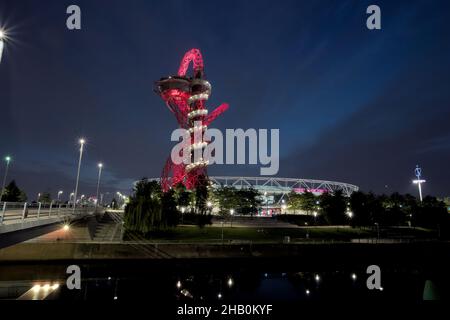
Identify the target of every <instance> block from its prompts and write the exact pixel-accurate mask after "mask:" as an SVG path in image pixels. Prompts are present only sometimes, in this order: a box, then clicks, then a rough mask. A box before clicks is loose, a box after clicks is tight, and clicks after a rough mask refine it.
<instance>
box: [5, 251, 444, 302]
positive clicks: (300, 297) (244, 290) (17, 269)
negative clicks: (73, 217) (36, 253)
mask: <svg viewBox="0 0 450 320" xmlns="http://www.w3.org/2000/svg"><path fill="white" fill-rule="evenodd" d="M68 265H69V264H57V265H54V264H40V265H29V264H21V265H8V266H4V265H3V266H1V265H0V277H1V279H0V299H16V298H18V297H20V296H21V295H23V294H24V293H26V292H27V291H29V290H30V289H32V288H36V287H37V286H38V287H39V286H40V288H41V290H43V289H42V288H44V287H45V285H46V284H47V285H49V286H53V285H54V284H58V288H57V289H56V290H52V292H51V293H50V294H48V295H46V299H47V300H63V301H77V300H87V301H114V300H120V301H126V300H132V301H139V300H142V301H144V300H145V301H148V300H149V299H151V300H152V301H158V300H161V301H166V302H167V301H174V302H188V303H189V302H194V303H195V302H205V303H224V302H230V303H271V302H295V301H322V300H333V301H335V300H348V299H351V300H371V301H373V300H380V301H383V300H389V301H392V300H404V301H410V302H420V301H422V300H423V299H443V300H449V299H450V292H449V288H450V277H449V275H448V274H447V273H446V269H445V268H439V267H438V266H435V267H433V268H432V269H427V268H422V267H407V266H402V265H386V266H383V265H382V266H380V268H381V288H380V289H373V290H369V289H368V287H367V284H366V282H367V279H368V277H369V276H370V275H369V274H367V272H366V269H367V266H363V265H356V264H355V265H345V264H341V265H339V267H334V266H325V267H314V268H313V267H311V264H309V265H308V266H307V267H306V266H305V265H303V264H302V263H301V262H298V261H292V262H290V261H289V260H282V261H275V260H258V259H256V260H248V261H246V260H238V259H236V260H233V259H226V260H225V261H224V260H220V259H216V260H214V259H209V260H195V261H193V260H187V261H176V262H174V261H173V260H172V261H140V260H137V261H134V260H129V261H109V262H98V263H80V264H79V265H78V266H79V267H80V270H81V289H79V290H77V289H73V290H69V289H68V288H67V286H66V279H67V277H68V276H69V275H68V274H66V268H67V267H68ZM47 288H48V286H47ZM155 299H156V300H155Z"/></svg>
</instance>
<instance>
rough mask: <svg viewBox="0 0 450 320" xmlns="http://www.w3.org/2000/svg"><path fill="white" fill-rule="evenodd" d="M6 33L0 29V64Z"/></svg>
mask: <svg viewBox="0 0 450 320" xmlns="http://www.w3.org/2000/svg"><path fill="white" fill-rule="evenodd" d="M4 40H6V33H5V31H4V30H2V29H0V62H2V54H3V48H4V47H5V41H4Z"/></svg>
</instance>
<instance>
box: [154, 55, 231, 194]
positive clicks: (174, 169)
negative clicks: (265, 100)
mask: <svg viewBox="0 0 450 320" xmlns="http://www.w3.org/2000/svg"><path fill="white" fill-rule="evenodd" d="M191 62H192V69H193V75H192V77H188V76H187V75H186V74H187V71H188V69H189V66H190V64H191ZM155 92H156V93H157V94H158V95H159V96H160V97H161V98H162V99H163V100H164V102H165V103H166V104H167V107H168V108H169V110H170V111H172V112H173V114H174V115H175V118H176V119H177V122H178V125H179V126H180V128H183V129H186V130H189V133H190V135H191V139H190V145H189V146H188V150H190V154H186V155H185V154H182V157H183V158H184V159H185V160H190V161H184V162H183V163H181V164H175V163H174V162H173V161H172V159H171V157H170V156H169V157H168V159H167V160H166V163H165V165H164V168H163V171H162V174H161V187H162V189H163V191H164V192H166V191H167V190H169V189H170V188H171V187H172V186H175V185H177V184H179V183H181V184H183V185H185V186H186V188H187V189H192V188H195V187H197V186H199V185H200V184H206V183H207V180H208V178H207V172H206V166H207V165H208V160H207V159H203V158H200V159H197V158H196V157H194V151H195V150H197V153H198V152H199V151H201V154H203V150H204V148H205V147H206V146H207V145H208V141H205V140H204V139H203V135H204V133H205V131H206V129H207V128H208V125H209V124H210V123H211V122H212V121H214V119H216V118H217V117H218V116H219V115H220V114H221V113H223V112H225V111H226V110H227V109H228V104H226V103H223V104H221V105H220V106H219V107H217V108H216V109H215V110H214V111H213V112H211V113H209V114H208V109H207V108H206V106H205V101H206V100H208V98H209V96H210V94H211V84H210V83H209V82H208V81H206V79H205V75H204V63H203V58H202V54H201V53H200V50H198V49H192V50H190V51H188V52H186V54H185V55H184V57H183V59H182V60H181V64H180V67H179V69H178V74H177V75H176V76H170V77H167V78H162V79H161V80H160V81H157V82H156V83H155ZM199 123H200V125H199ZM194 135H195V136H196V137H197V138H198V136H199V135H200V139H201V142H200V143H198V142H197V143H194ZM188 158H189V159H188Z"/></svg>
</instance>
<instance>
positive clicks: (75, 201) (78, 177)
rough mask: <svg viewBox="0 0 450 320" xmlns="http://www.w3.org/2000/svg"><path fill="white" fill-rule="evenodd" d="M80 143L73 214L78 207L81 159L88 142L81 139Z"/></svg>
mask: <svg viewBox="0 0 450 320" xmlns="http://www.w3.org/2000/svg"><path fill="white" fill-rule="evenodd" d="M78 142H79V143H80V158H79V159H78V171H77V182H76V184H75V192H74V195H73V213H75V207H76V206H77V193H78V182H79V180H80V168H81V159H82V158H83V147H84V144H85V143H86V140H84V139H83V138H81V139H80V140H79V141H78Z"/></svg>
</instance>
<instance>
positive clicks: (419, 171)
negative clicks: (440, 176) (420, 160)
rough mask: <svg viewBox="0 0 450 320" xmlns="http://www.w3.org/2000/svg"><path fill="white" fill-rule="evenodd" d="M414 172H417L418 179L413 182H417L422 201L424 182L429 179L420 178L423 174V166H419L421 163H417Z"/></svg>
mask: <svg viewBox="0 0 450 320" xmlns="http://www.w3.org/2000/svg"><path fill="white" fill-rule="evenodd" d="M414 173H415V175H416V177H417V179H416V180H413V183H414V184H417V186H418V188H419V197H420V202H422V183H424V182H427V181H426V180H424V179H420V177H421V176H422V168H421V167H419V165H416V168H415V169H414Z"/></svg>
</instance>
